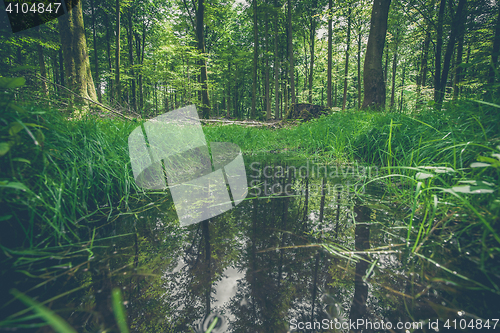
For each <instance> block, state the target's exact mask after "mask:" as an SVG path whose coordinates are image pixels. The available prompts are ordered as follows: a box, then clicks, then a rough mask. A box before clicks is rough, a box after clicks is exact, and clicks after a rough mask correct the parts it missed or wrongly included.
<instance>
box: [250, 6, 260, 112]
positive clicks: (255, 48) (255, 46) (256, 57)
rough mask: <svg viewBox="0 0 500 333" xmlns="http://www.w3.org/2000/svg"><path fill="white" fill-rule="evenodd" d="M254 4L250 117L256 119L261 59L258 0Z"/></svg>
mask: <svg viewBox="0 0 500 333" xmlns="http://www.w3.org/2000/svg"><path fill="white" fill-rule="evenodd" d="M252 6H253V70H252V112H251V113H250V117H251V118H252V119H255V104H256V100H257V62H258V61H259V39H258V35H257V28H258V27H257V0H252Z"/></svg>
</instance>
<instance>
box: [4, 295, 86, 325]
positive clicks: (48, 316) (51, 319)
mask: <svg viewBox="0 0 500 333" xmlns="http://www.w3.org/2000/svg"><path fill="white" fill-rule="evenodd" d="M11 293H12V294H13V295H14V296H16V297H17V298H19V300H20V301H21V302H23V303H24V304H26V305H28V306H29V307H30V308H32V309H33V311H34V312H36V313H38V314H39V315H40V316H41V317H42V318H43V319H45V321H46V322H47V324H49V325H50V326H52V328H53V329H54V330H55V331H56V332H59V333H76V331H75V330H74V329H73V327H71V326H70V325H69V324H68V323H67V322H66V321H64V320H63V319H62V318H61V317H59V316H58V315H57V314H55V313H54V311H52V310H50V309H49V308H47V307H45V306H43V305H42V304H40V303H38V302H36V301H34V300H32V299H31V298H30V297H28V296H26V295H24V294H23V293H21V292H19V291H17V290H12V291H11Z"/></svg>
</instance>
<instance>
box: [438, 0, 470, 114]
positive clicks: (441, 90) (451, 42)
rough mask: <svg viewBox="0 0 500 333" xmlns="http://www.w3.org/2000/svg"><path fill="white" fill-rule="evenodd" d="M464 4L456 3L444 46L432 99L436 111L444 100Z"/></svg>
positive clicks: (464, 1) (461, 22)
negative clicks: (440, 69) (441, 64)
mask: <svg viewBox="0 0 500 333" xmlns="http://www.w3.org/2000/svg"><path fill="white" fill-rule="evenodd" d="M442 1H444V0H442ZM466 3H467V0H460V1H459V2H458V5H457V10H456V11H455V16H454V17H453V21H452V27H451V31H450V37H449V39H448V44H447V45H446V52H445V54H444V60H443V72H442V73H441V78H440V79H439V85H438V86H437V89H435V90H434V98H435V102H436V104H435V106H436V109H438V110H440V109H441V105H442V103H443V100H444V95H445V89H446V82H447V80H448V72H449V70H450V63H451V58H452V56H453V48H454V46H455V41H456V39H457V36H458V34H459V32H460V31H461V29H462V26H463V24H464V23H463V21H464V20H463V18H462V11H463V10H464V7H465V5H466ZM450 11H451V9H450ZM435 76H439V71H438V70H437V69H436V73H435Z"/></svg>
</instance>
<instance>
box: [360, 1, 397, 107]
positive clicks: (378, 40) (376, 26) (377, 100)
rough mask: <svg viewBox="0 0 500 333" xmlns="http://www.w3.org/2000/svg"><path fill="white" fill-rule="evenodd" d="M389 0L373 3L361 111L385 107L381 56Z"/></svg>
mask: <svg viewBox="0 0 500 333" xmlns="http://www.w3.org/2000/svg"><path fill="white" fill-rule="evenodd" d="M390 5H391V0H375V1H374V2H373V7H372V14H371V22H370V34H369V37H368V45H367V47H366V54H365V64H364V80H363V81H364V82H363V83H364V90H365V93H364V99H363V107H362V108H363V109H365V108H369V107H371V108H374V109H378V110H381V109H383V108H384V107H385V84H384V73H383V71H382V55H383V53H384V44H385V34H386V32H387V17H388V15H389V6H390Z"/></svg>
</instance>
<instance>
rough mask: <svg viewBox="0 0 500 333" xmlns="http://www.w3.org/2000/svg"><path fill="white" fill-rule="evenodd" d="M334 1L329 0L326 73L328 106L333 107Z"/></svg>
mask: <svg viewBox="0 0 500 333" xmlns="http://www.w3.org/2000/svg"><path fill="white" fill-rule="evenodd" d="M332 7H333V6H332V0H328V69H327V73H326V77H327V78H326V80H327V83H326V106H327V107H329V108H331V107H332V37H333V36H332V35H333V31H332Z"/></svg>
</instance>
